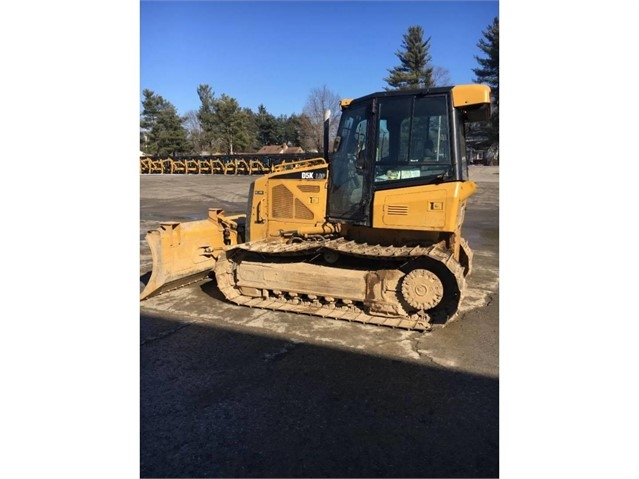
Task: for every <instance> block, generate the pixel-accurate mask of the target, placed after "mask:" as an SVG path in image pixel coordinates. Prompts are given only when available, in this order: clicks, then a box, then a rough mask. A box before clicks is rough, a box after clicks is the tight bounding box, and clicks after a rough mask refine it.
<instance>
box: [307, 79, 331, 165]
mask: <svg viewBox="0 0 639 479" xmlns="http://www.w3.org/2000/svg"><path fill="white" fill-rule="evenodd" d="M340 100H341V98H340V96H339V95H338V94H336V93H334V92H332V91H331V90H329V89H328V88H327V87H326V85H323V86H322V87H321V88H313V89H312V90H311V92H310V94H309V95H308V100H307V101H306V105H305V106H304V111H303V117H304V121H303V122H302V125H303V128H304V141H303V142H304V145H303V146H304V149H305V150H307V151H317V152H322V153H323V152H324V113H325V112H326V110H331V120H330V122H329V125H330V134H329V139H330V143H331V144H332V139H333V138H335V134H336V132H337V125H338V124H339V117H340V108H339V102H340Z"/></svg>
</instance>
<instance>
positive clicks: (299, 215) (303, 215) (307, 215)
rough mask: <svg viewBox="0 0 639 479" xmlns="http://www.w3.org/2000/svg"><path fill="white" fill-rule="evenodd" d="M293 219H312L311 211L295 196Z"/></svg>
mask: <svg viewBox="0 0 639 479" xmlns="http://www.w3.org/2000/svg"><path fill="white" fill-rule="evenodd" d="M295 219H297V220H312V219H313V212H312V211H311V210H309V209H308V208H307V206H306V205H305V204H304V203H302V202H301V201H300V200H299V199H297V198H295Z"/></svg>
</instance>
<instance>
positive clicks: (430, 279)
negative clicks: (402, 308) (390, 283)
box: [402, 269, 444, 310]
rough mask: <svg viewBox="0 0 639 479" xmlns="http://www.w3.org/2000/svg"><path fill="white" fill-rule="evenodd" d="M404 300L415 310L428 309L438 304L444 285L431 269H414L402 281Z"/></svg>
mask: <svg viewBox="0 0 639 479" xmlns="http://www.w3.org/2000/svg"><path fill="white" fill-rule="evenodd" d="M402 296H403V297H404V300H405V301H406V302H407V303H408V304H409V305H410V306H412V307H413V308H415V309H417V310H428V309H431V308H433V307H435V306H437V305H438V304H439V302H440V301H441V300H442V298H443V297H444V286H443V285H442V282H441V280H440V279H439V278H438V277H437V275H436V274H435V273H433V272H432V271H428V270H427V269H415V270H413V271H411V272H410V273H408V274H407V275H406V276H405V277H404V280H403V282H402Z"/></svg>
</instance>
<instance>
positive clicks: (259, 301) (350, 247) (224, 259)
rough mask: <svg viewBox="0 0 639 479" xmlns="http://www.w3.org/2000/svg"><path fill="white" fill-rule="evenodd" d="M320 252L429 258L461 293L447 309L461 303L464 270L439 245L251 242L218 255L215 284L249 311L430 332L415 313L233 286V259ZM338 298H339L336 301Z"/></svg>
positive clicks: (340, 239) (329, 241) (375, 256)
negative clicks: (373, 310) (387, 312)
mask: <svg viewBox="0 0 639 479" xmlns="http://www.w3.org/2000/svg"><path fill="white" fill-rule="evenodd" d="M323 250H333V251H336V252H338V253H341V254H347V255H351V256H357V257H361V258H371V259H375V260H381V259H386V258H388V259H394V260H402V259H405V260H412V259H416V258H418V257H425V256H427V257H430V258H433V259H435V260H437V261H439V262H441V263H443V264H444V265H445V266H446V267H447V268H448V269H449V270H450V271H451V272H452V273H453V274H454V276H455V279H456V280H457V286H458V288H459V291H460V297H458V299H457V303H456V304H454V305H451V306H450V307H449V308H448V309H449V311H450V312H451V315H452V313H454V312H455V311H456V310H457V307H458V305H459V302H460V301H461V292H463V290H464V283H465V281H464V274H463V271H464V268H463V267H462V266H461V265H460V264H459V263H458V262H457V261H456V260H455V258H454V257H453V255H452V253H450V252H449V251H446V250H443V249H441V248H440V247H438V246H416V247H409V246H399V247H396V246H380V245H369V244H366V243H357V242H355V241H349V240H346V239H344V238H338V239H333V240H327V241H322V242H312V241H306V242H300V243H290V244H284V243H274V242H265V241H264V242H263V241H259V242H253V243H244V244H240V245H237V246H235V247H233V248H232V249H230V250H227V251H226V253H223V254H221V255H220V256H219V258H218V262H217V264H216V267H215V276H216V279H217V285H218V288H219V289H220V291H221V292H222V293H223V294H224V296H225V297H226V298H227V299H228V300H229V301H231V302H233V303H235V304H239V305H242V306H248V307H252V308H263V309H270V310H274V311H286V312H295V313H301V314H308V315H313V316H321V317H324V318H333V319H339V320H343V321H352V322H358V323H365V324H374V325H378V326H387V327H392V328H401V329H407V330H417V331H429V330H430V329H431V324H430V319H431V318H429V317H428V315H426V317H425V318H424V317H421V316H419V315H417V314H414V315H412V316H410V317H409V316H401V317H385V316H372V315H369V314H367V313H366V312H364V310H363V309H362V308H360V307H359V306H357V305H356V304H351V305H348V306H336V305H331V306H330V307H329V306H327V305H324V304H321V303H319V302H315V303H314V302H311V301H310V300H309V301H306V302H303V301H301V300H300V301H299V302H298V303H297V304H295V303H293V302H291V301H290V300H288V301H287V300H282V299H278V298H275V297H268V298H256V297H251V296H243V295H242V293H240V291H239V290H238V289H236V288H235V287H234V284H235V278H234V271H235V265H236V260H238V261H239V260H241V259H242V256H244V255H245V254H246V253H248V252H251V253H263V254H277V255H280V256H281V255H284V256H288V255H291V256H295V255H299V254H300V253H304V254H314V253H317V254H319V253H320V251H323ZM336 299H340V298H336Z"/></svg>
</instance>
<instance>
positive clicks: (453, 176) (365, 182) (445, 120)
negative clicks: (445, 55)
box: [328, 85, 490, 226]
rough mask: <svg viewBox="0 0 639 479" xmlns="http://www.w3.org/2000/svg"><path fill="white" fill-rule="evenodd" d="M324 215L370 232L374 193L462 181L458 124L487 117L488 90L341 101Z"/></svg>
mask: <svg viewBox="0 0 639 479" xmlns="http://www.w3.org/2000/svg"><path fill="white" fill-rule="evenodd" d="M341 107H342V117H341V120H340V125H339V128H338V131H337V136H336V138H335V144H334V148H333V154H332V156H331V158H330V175H329V187H328V188H329V191H328V203H329V204H328V217H329V219H330V220H342V221H347V222H348V223H350V224H356V225H362V226H371V210H372V208H371V205H372V201H373V197H374V194H375V192H376V191H379V190H387V189H396V188H405V187H409V186H418V185H427V184H436V183H442V182H453V181H465V180H467V179H468V165H467V161H466V145H465V137H464V123H465V122H466V121H481V120H484V119H487V118H489V117H490V89H489V87H487V86H484V85H461V86H455V87H442V88H431V89H429V90H399V91H392V92H382V93H374V94H372V95H368V96H365V97H362V98H359V99H357V100H352V101H351V100H343V101H342V103H341Z"/></svg>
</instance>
